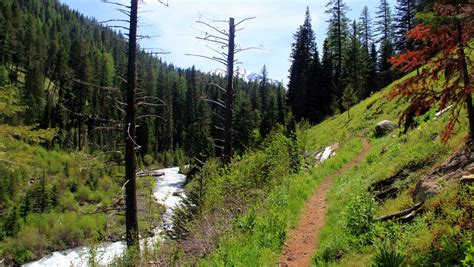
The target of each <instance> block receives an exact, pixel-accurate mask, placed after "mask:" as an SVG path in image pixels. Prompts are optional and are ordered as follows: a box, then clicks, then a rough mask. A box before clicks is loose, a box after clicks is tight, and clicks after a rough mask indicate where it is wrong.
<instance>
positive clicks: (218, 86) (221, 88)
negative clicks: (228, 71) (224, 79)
mask: <svg viewBox="0 0 474 267" xmlns="http://www.w3.org/2000/svg"><path fill="white" fill-rule="evenodd" d="M208 84H209V85H213V86H215V87H217V88H219V89H220V90H221V91H222V92H224V93H225V92H227V90H226V89H225V88H224V87H222V86H220V85H218V84H217V83H208Z"/></svg>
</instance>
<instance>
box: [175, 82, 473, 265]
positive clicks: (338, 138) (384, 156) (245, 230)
mask: <svg viewBox="0 0 474 267" xmlns="http://www.w3.org/2000/svg"><path fill="white" fill-rule="evenodd" d="M388 90H390V87H389V88H387V89H386V90H384V91H382V92H378V93H376V94H374V95H372V96H371V97H370V98H368V99H366V100H364V101H362V102H361V103H359V104H358V105H356V106H354V107H353V108H352V109H351V110H350V113H351V119H349V118H348V116H347V114H346V113H344V114H340V115H336V116H333V117H331V118H329V119H327V120H325V121H324V122H323V123H321V124H319V125H317V126H315V127H312V128H309V127H308V129H305V127H304V125H303V129H302V130H300V131H299V132H298V138H299V146H300V148H301V149H302V150H304V151H305V154H306V155H312V154H313V153H314V152H315V151H319V150H321V149H322V148H324V147H326V146H328V145H332V144H334V143H339V144H340V149H339V150H338V151H337V153H336V156H335V157H334V158H331V159H329V160H327V161H326V162H324V163H323V164H322V165H319V166H316V167H314V168H313V167H312V168H310V169H303V170H302V171H301V172H300V173H299V174H290V173H286V174H285V170H284V169H280V168H281V167H282V165H283V167H284V168H287V167H286V166H288V162H287V160H288V158H286V157H287V155H286V154H285V153H283V154H278V153H274V152H275V151H280V152H281V151H282V150H286V149H285V146H284V145H282V143H279V144H275V143H274V142H275V140H277V139H278V138H277V139H272V138H275V137H272V138H269V141H268V144H269V146H268V147H265V146H263V147H262V149H260V150H255V151H250V152H247V153H246V154H245V155H244V156H243V157H242V158H237V159H235V160H234V161H233V163H232V164H231V167H230V168H228V169H226V170H225V171H216V170H218V168H217V166H216V165H214V166H213V167H212V168H211V169H213V168H215V169H214V171H211V172H210V173H207V174H204V175H205V176H206V177H207V178H208V179H209V181H210V182H209V184H208V186H209V188H211V189H210V191H208V192H207V193H206V194H205V195H206V197H207V198H208V200H206V201H204V205H203V209H204V211H203V212H202V214H211V213H213V212H215V211H216V210H225V209H228V207H227V206H226V204H224V203H225V202H226V201H225V199H226V198H225V196H226V194H228V193H229V191H226V190H231V191H232V190H236V191H239V190H241V191H239V192H240V193H243V192H251V193H248V194H246V193H244V194H241V195H239V194H236V195H237V196H239V197H241V198H243V199H247V202H246V203H245V205H244V206H245V209H244V210H245V211H244V212H243V213H238V214H237V215H236V216H235V218H233V219H232V220H231V221H230V222H229V221H226V223H230V227H229V229H228V230H227V231H226V232H225V233H224V234H223V235H222V236H219V237H218V238H217V240H214V241H213V244H212V246H213V247H212V248H211V249H210V252H209V251H208V252H206V253H204V255H201V256H204V257H203V258H198V259H196V258H193V256H190V258H187V257H189V255H185V253H184V251H183V250H181V249H179V245H178V246H173V247H174V248H177V249H174V250H173V251H174V252H173V253H174V254H173V255H174V256H172V257H171V258H172V260H170V261H168V263H169V262H172V263H174V264H184V265H186V264H196V261H197V265H199V266H275V264H276V263H277V261H278V257H279V255H280V253H281V250H282V246H283V243H284V241H285V238H286V237H287V234H288V232H289V230H290V229H291V228H293V227H295V226H296V225H297V223H298V220H299V217H300V215H301V212H302V209H303V207H304V204H305V202H306V200H307V199H308V197H309V196H310V195H311V194H312V193H313V192H314V190H315V189H316V188H317V187H318V186H319V185H320V184H321V182H322V181H323V180H324V178H325V177H327V176H328V175H330V174H332V173H334V172H335V171H336V170H338V169H339V168H341V167H342V166H343V165H344V164H345V163H347V162H349V161H351V160H352V159H353V158H354V157H355V156H356V155H357V154H358V153H359V152H360V151H361V138H362V137H368V138H369V139H370V143H371V146H372V148H371V151H370V152H369V154H368V155H367V156H366V158H365V159H364V160H363V161H362V162H361V163H360V164H358V165H356V166H355V167H354V168H352V169H351V170H349V171H348V172H346V173H345V174H343V175H341V176H339V177H337V178H336V179H335V181H334V183H333V186H332V187H331V189H330V190H329V192H328V194H327V198H328V210H327V217H326V223H325V226H324V228H323V230H322V232H321V239H320V244H319V248H318V250H317V251H315V254H314V257H313V264H314V265H322V266H370V265H371V263H372V262H373V261H374V260H375V259H377V260H378V261H379V262H381V261H383V260H387V259H390V258H389V257H390V256H391V255H394V256H396V257H394V259H395V260H397V259H398V260H400V259H401V258H402V257H403V260H404V261H405V263H410V264H416V263H423V264H431V263H432V262H433V261H434V260H435V259H436V255H437V253H441V252H440V251H445V252H446V249H445V248H446V247H448V246H449V244H451V243H452V242H454V241H453V240H456V239H459V240H467V239H466V236H467V235H466V232H465V231H463V230H460V231H457V232H456V231H454V233H453V231H452V230H449V231H451V233H452V234H451V235H447V234H446V233H447V232H449V231H448V230H447V229H451V228H453V226H452V225H447V224H443V221H442V220H441V219H439V217H437V216H434V215H433V213H431V212H428V213H426V214H425V215H423V216H420V217H419V218H417V219H416V220H414V221H413V222H412V223H410V224H407V225H400V224H391V223H377V222H375V221H374V220H373V217H375V216H380V215H385V214H388V213H391V212H396V211H399V210H400V209H403V208H406V207H409V206H410V205H412V204H413V200H412V198H411V193H412V191H413V188H414V184H416V182H417V181H418V180H419V179H420V178H421V176H422V175H423V173H426V172H427V171H428V170H429V169H430V168H432V167H433V166H434V165H435V164H437V163H439V162H441V161H442V160H443V159H444V158H446V157H447V156H448V155H449V154H450V153H452V152H453V151H455V150H456V149H457V148H459V147H460V146H461V145H463V143H464V142H465V140H466V136H467V129H466V120H465V118H464V117H461V126H460V127H458V129H457V131H456V132H455V133H454V135H453V137H452V138H451V140H450V142H449V143H448V144H447V145H443V144H442V143H441V141H440V133H441V132H442V130H443V128H444V126H445V124H446V122H447V119H448V114H446V115H444V116H443V117H442V118H440V119H438V120H433V118H432V116H433V114H434V111H430V113H429V114H430V115H429V116H431V118H430V119H429V120H428V121H426V122H424V121H423V120H421V121H420V125H419V126H418V127H417V128H415V129H413V130H410V131H409V132H408V134H407V135H401V136H399V133H400V130H399V129H396V130H394V131H393V132H392V133H390V134H388V135H386V136H383V137H380V138H376V137H375V136H374V133H373V129H374V127H375V125H376V124H377V123H378V122H379V121H381V120H385V119H387V120H391V121H393V122H395V123H397V122H398V118H399V116H400V114H401V113H402V111H403V110H404V108H405V107H406V106H407V104H406V103H405V101H404V100H402V99H393V100H388V99H387V97H386V94H387V91H388ZM461 116H463V115H461ZM276 142H277V143H278V141H276ZM272 149H273V150H272ZM271 151H273V152H271ZM269 154H270V155H273V157H272V156H269ZM270 162H271V163H270ZM275 163H276V164H275ZM261 166H272V167H271V168H270V169H265V170H264V172H266V171H268V170H272V168H276V171H275V172H274V173H272V174H269V175H268V176H265V175H264V176H262V167H261ZM309 166H311V164H309ZM407 166H419V168H416V170H414V171H413V172H411V173H409V175H408V177H407V179H405V180H403V181H400V182H397V183H396V186H397V187H399V188H400V190H401V194H400V195H399V197H398V198H396V199H392V200H388V201H386V202H384V203H383V204H380V203H376V202H375V201H372V200H371V195H370V193H369V192H368V188H369V187H370V185H372V184H373V183H375V182H378V181H381V180H384V179H386V178H388V177H390V176H392V175H394V174H395V173H397V172H398V171H400V170H401V169H405V168H406V167H407ZM213 172H214V174H212V173H213ZM216 173H218V175H216ZM259 177H266V178H265V179H267V180H266V181H267V182H268V183H266V182H265V183H264V184H261V185H260V184H259V182H258V181H260V180H259V179H261V178H259ZM453 190H454V189H453ZM453 192H456V191H453ZM450 201H451V202H452V201H454V200H452V199H451V200H450ZM437 207H438V206H436V205H434V207H433V208H432V210H436V209H437ZM454 210H456V212H454V213H455V214H458V215H459V214H461V215H459V216H458V217H462V218H464V217H463V216H464V215H465V214H466V212H465V211H464V213H463V211H462V207H456V208H454ZM446 213H447V214H449V212H446ZM202 214H201V216H200V217H199V216H198V217H197V218H195V219H196V220H202V219H203V218H206V216H205V215H202ZM449 216H453V215H449ZM431 224H434V225H438V228H437V229H438V230H432V229H429V227H428V226H429V225H431ZM454 228H455V227H454ZM428 229H429V230H428ZM434 231H437V232H436V233H435V232H434ZM470 233H471V234H472V231H471V232H470ZM380 237H390V239H389V240H391V241H390V242H393V244H389V245H390V246H388V247H389V248H390V250H386V249H385V250H383V248H387V244H385V245H384V244H383V242H382V241H381V240H382V239H381V238H380ZM439 240H445V241H443V242H445V245H444V247H442V246H441V247H440V246H437V244H439ZM450 242H451V243H450ZM175 245H176V244H175ZM466 246H468V245H462V246H458V247H456V248H457V249H454V250H449V251H448V252H453V255H455V256H453V257H458V256H459V255H461V254H462V253H463V251H464V250H466V251H467V248H466ZM392 248H393V250H392ZM443 249H444V250H443ZM420 253H425V254H427V255H429V256H427V257H424V258H423V257H419V256H417V255H420ZM456 253H457V254H456ZM441 254H442V253H441ZM397 257H398V258H397ZM459 257H461V256H459ZM451 258H452V257H451Z"/></svg>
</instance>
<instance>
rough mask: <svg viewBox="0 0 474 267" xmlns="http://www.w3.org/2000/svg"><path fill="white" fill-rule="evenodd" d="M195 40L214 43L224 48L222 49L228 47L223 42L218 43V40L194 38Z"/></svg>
mask: <svg viewBox="0 0 474 267" xmlns="http://www.w3.org/2000/svg"><path fill="white" fill-rule="evenodd" d="M196 39H199V40H203V41H206V42H212V43H216V44H219V45H222V47H224V48H225V47H227V46H228V44H227V43H224V42H221V41H218V40H211V39H208V38H206V37H196Z"/></svg>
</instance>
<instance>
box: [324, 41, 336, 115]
mask: <svg viewBox="0 0 474 267" xmlns="http://www.w3.org/2000/svg"><path fill="white" fill-rule="evenodd" d="M320 85H321V86H322V91H323V92H324V96H325V98H324V99H323V100H322V101H321V102H322V103H324V106H323V112H324V114H326V115H330V114H331V113H332V110H333V109H334V107H333V106H335V105H337V102H336V101H337V100H336V99H334V97H335V93H334V90H335V88H336V86H335V84H334V58H333V52H332V50H331V49H330V45H329V39H328V38H326V39H325V40H324V44H323V54H322V58H321V75H320Z"/></svg>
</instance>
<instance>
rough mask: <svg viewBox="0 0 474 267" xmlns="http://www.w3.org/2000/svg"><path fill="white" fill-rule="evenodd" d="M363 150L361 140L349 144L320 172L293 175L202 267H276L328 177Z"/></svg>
mask: <svg viewBox="0 0 474 267" xmlns="http://www.w3.org/2000/svg"><path fill="white" fill-rule="evenodd" d="M360 150H361V143H360V140H353V141H352V142H350V143H347V144H345V146H343V147H342V148H341V149H340V150H339V151H338V156H337V157H335V158H332V159H329V160H327V161H326V162H325V163H323V164H322V165H320V166H319V167H318V168H316V169H312V170H309V171H304V172H303V173H301V174H298V175H291V176H289V177H287V178H285V179H284V182H283V183H282V184H281V185H280V186H277V187H275V188H273V189H272V190H271V192H270V193H269V195H268V196H267V197H266V198H265V199H264V200H263V201H262V202H261V203H257V204H255V205H253V206H252V207H251V208H250V209H249V210H248V211H247V212H246V213H245V214H244V215H243V216H241V217H240V218H238V219H237V221H236V222H235V223H234V227H233V228H232V230H231V231H230V232H229V233H228V234H226V235H225V236H224V238H223V239H222V240H221V242H220V244H219V247H218V249H217V250H215V251H214V252H213V253H211V254H210V255H209V256H207V257H206V258H205V259H204V260H202V261H201V262H200V263H199V265H200V266H274V265H275V264H276V261H277V259H278V256H279V254H280V250H281V247H282V244H283V242H284V241H285V238H286V235H287V233H288V232H289V230H290V229H291V228H293V227H295V226H296V224H297V222H298V220H299V215H300V211H301V210H302V208H303V207H304V204H305V201H306V200H307V198H308V197H309V196H310V195H311V194H312V193H313V191H314V189H315V188H316V187H317V186H318V185H319V184H320V183H321V182H322V181H323V180H324V177H326V176H327V175H329V174H331V173H333V172H335V171H336V170H337V169H339V168H341V167H342V166H343V165H344V164H345V163H347V162H348V161H350V160H351V159H352V158H353V157H354V156H355V155H356V154H357V153H359V152H360Z"/></svg>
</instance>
